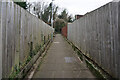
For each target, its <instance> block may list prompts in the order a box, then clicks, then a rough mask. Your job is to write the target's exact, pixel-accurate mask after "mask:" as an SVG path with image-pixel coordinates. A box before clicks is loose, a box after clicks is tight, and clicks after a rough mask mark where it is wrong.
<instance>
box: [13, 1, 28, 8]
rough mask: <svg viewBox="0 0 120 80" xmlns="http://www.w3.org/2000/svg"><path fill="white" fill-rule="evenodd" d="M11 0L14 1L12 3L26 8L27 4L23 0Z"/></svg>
mask: <svg viewBox="0 0 120 80" xmlns="http://www.w3.org/2000/svg"><path fill="white" fill-rule="evenodd" d="M13 1H14V3H16V4H17V5H19V6H20V7H22V8H24V9H27V4H26V2H24V1H23V0H19V2H18V0H13Z"/></svg>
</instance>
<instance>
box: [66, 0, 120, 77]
mask: <svg viewBox="0 0 120 80" xmlns="http://www.w3.org/2000/svg"><path fill="white" fill-rule="evenodd" d="M68 39H69V40H70V41H71V42H72V43H73V44H74V45H75V46H76V47H77V48H79V49H80V50H81V51H82V52H83V53H84V54H85V55H86V56H88V57H89V58H91V59H92V60H94V61H95V62H96V63H97V64H98V65H99V66H101V67H102V68H103V69H104V70H105V71H107V72H108V73H109V74H110V75H112V76H113V77H115V78H119V79H120V1H119V0H118V1H116V2H115V1H113V2H110V3H108V4H106V5H104V6H102V7H100V8H98V9H96V10H94V11H92V12H90V13H87V14H86V15H84V16H83V17H82V18H80V19H78V20H76V21H74V22H73V23H72V24H68Z"/></svg>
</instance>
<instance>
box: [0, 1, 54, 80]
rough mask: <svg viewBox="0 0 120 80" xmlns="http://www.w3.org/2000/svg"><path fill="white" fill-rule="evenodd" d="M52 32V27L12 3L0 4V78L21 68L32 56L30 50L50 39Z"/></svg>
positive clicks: (6, 76)
mask: <svg viewBox="0 0 120 80" xmlns="http://www.w3.org/2000/svg"><path fill="white" fill-rule="evenodd" d="M53 32H54V29H53V28H52V27H50V26H49V25H47V24H46V23H44V22H43V21H41V20H40V19H38V18H37V17H35V16H33V15H32V14H30V13H29V12H27V11H25V10H24V9H23V8H21V7H19V6H18V5H16V4H14V3H13V2H0V78H1V76H2V77H3V78H8V76H9V75H10V74H11V72H12V71H13V70H14V69H18V68H19V67H20V66H22V65H23V64H24V62H25V61H26V60H27V59H28V58H29V56H30V57H31V55H34V54H31V52H32V50H34V49H35V48H38V47H42V46H43V45H44V44H45V43H46V42H47V41H48V40H51V39H52V34H53ZM32 53H33V52H32ZM1 59H2V60H1ZM1 61H2V62H1Z"/></svg>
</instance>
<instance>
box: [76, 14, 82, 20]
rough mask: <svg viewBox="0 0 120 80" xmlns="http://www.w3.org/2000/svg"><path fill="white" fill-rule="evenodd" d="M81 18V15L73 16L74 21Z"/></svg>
mask: <svg viewBox="0 0 120 80" xmlns="http://www.w3.org/2000/svg"><path fill="white" fill-rule="evenodd" d="M81 17H83V15H75V20H77V19H79V18H81Z"/></svg>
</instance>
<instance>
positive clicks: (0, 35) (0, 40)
mask: <svg viewBox="0 0 120 80" xmlns="http://www.w3.org/2000/svg"><path fill="white" fill-rule="evenodd" d="M1 8H2V2H1V1H0V80H1V79H2V23H1V22H2V21H1V20H2V19H1Z"/></svg>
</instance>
